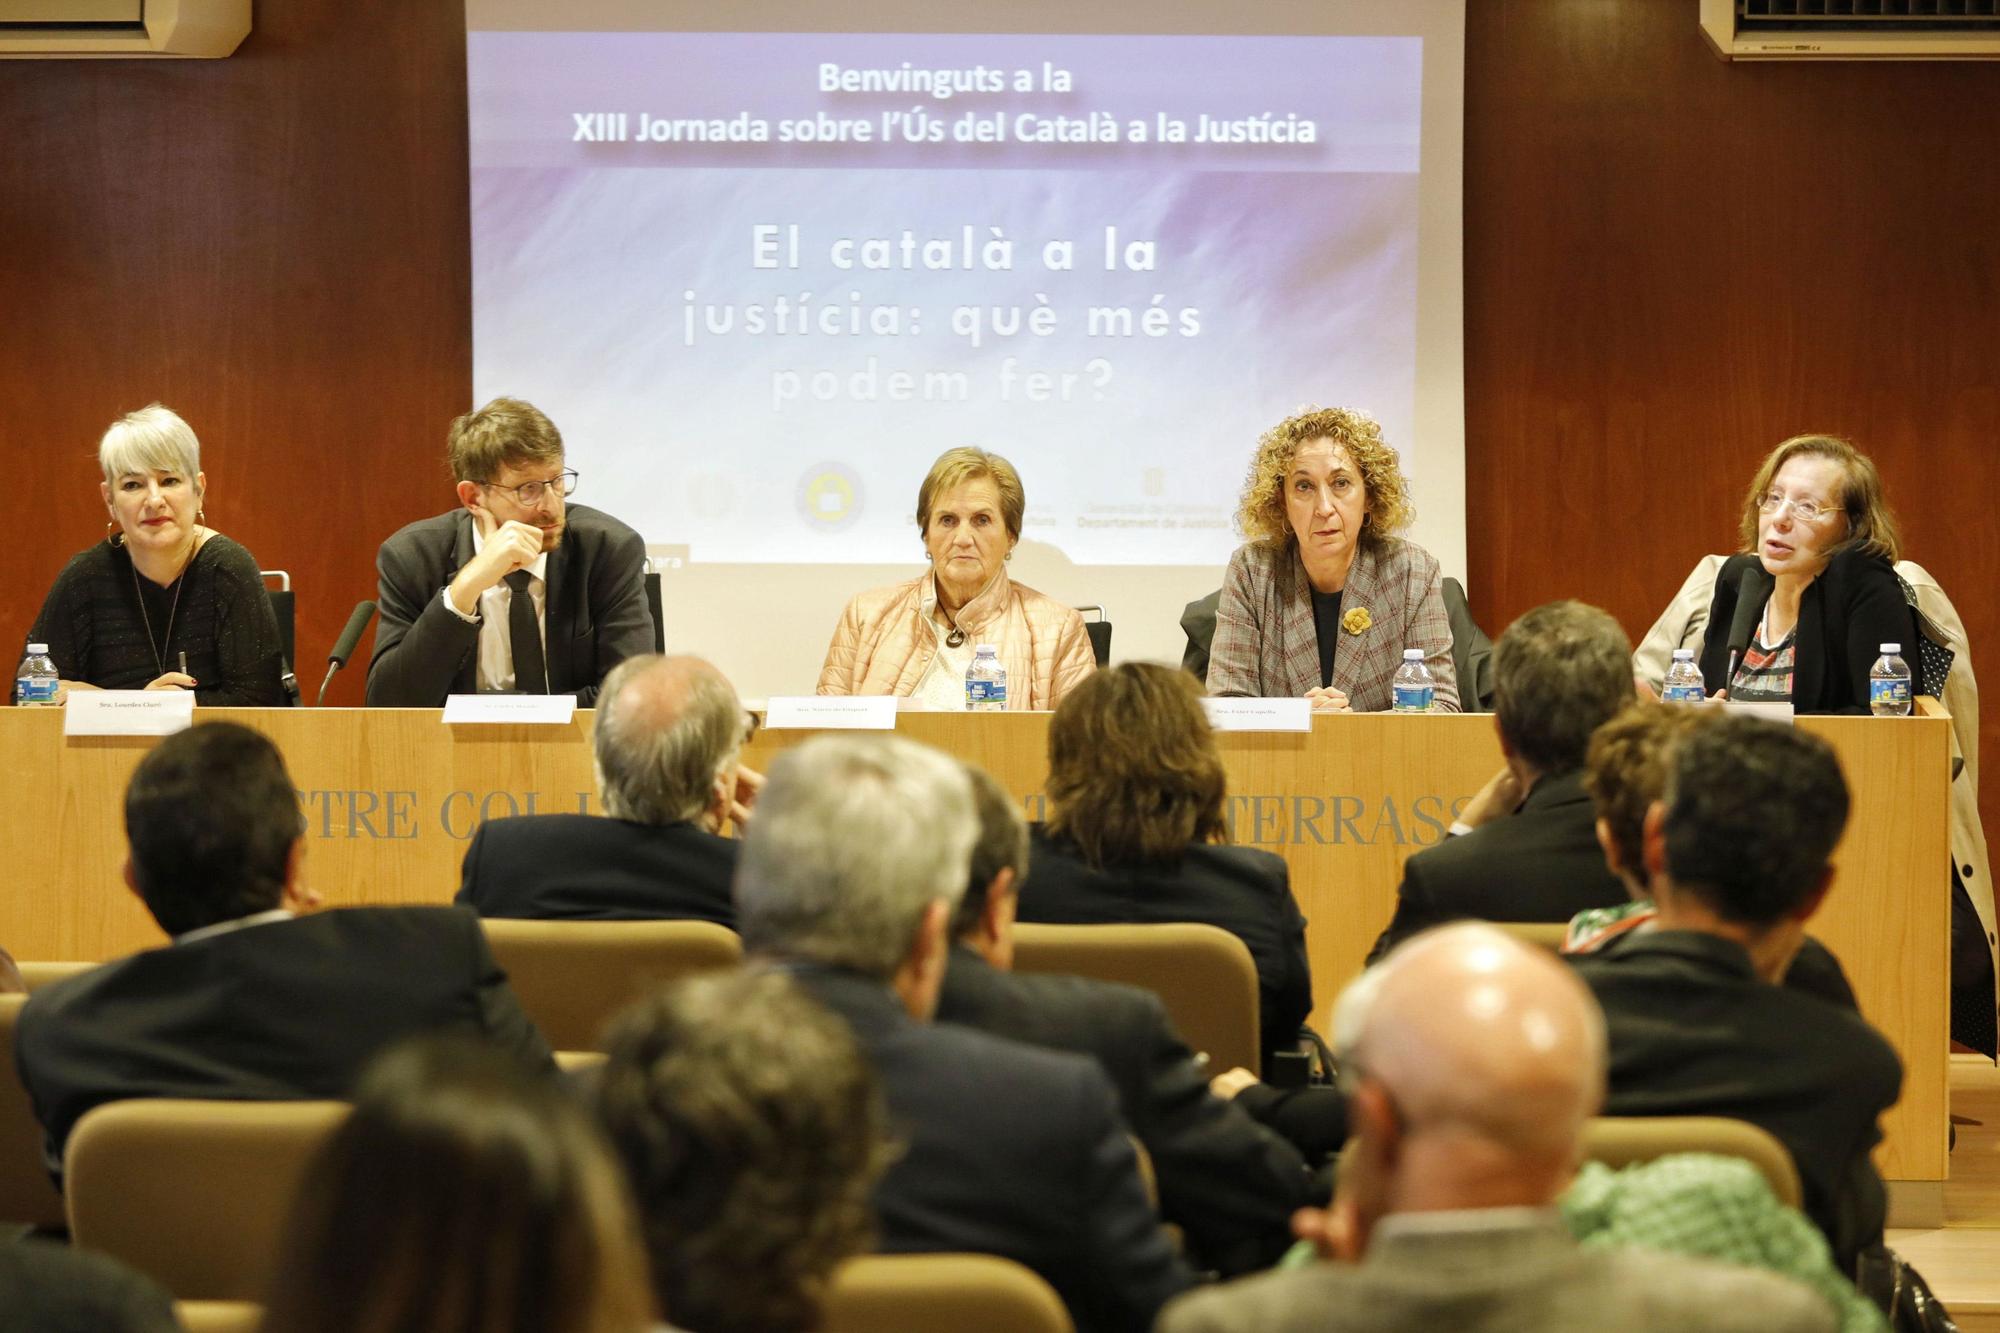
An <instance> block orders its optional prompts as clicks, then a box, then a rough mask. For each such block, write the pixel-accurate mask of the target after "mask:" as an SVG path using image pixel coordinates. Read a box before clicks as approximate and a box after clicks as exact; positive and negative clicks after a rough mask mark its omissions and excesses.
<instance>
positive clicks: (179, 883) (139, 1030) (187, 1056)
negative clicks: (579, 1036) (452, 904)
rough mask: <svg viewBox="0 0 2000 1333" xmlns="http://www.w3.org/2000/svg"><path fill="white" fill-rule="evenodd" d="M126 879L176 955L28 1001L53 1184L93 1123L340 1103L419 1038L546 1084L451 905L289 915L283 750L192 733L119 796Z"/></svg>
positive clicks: (290, 809) (306, 902) (102, 972)
mask: <svg viewBox="0 0 2000 1333" xmlns="http://www.w3.org/2000/svg"><path fill="white" fill-rule="evenodd" d="M125 832H126V837H127V838H128V840H129V841H130V844H131V855H130V858H129V859H128V860H127V861H126V864H125V877H126V881H127V883H129V884H130V885H131V887H132V889H133V891H134V892H135V893H137V894H138V895H139V897H140V899H141V900H143V901H144V902H145V904H146V909H147V910H148V911H149V912H151V913H152V915H153V919H154V920H155V921H157V922H159V924H160V928H161V929H162V930H164V931H166V932H167V934H169V935H171V936H173V942H172V943H171V944H169V945H167V946H166V947H165V948H160V949H150V950H147V951H146V952H144V953H140V954H135V955H133V956H132V957H130V958H127V959H124V960H122V961H120V962H115V963H107V964H106V965H105V966H103V967H100V968H96V969H93V970H92V971H89V972H86V973H84V974H82V975H80V976H76V977H72V978H69V979H67V980H64V981H62V982H58V983H56V984H54V985H51V986H47V987H44V988H43V989H41V990H39V991H37V992H35V994H33V995H32V996H30V997H29V999H28V1002H27V1004H26V1005H25V1006H23V1008H22V1010H21V1014H20V1018H19V1020H18V1026H17V1027H16V1030H15V1039H14V1040H15V1061H16V1063H17V1065H18V1066H19V1070H20V1076H21V1082H22V1084H23V1085H24V1086H25V1087H26V1088H27V1090H28V1095H29V1098H30V1100H31V1101H32V1102H33V1105H34V1108H35V1115H36V1117H37V1118H38V1119H39V1120H40V1121H41V1123H42V1128H43V1129H44V1131H46V1133H47V1136H48V1157H49V1167H50V1170H51V1172H52V1173H54V1174H58V1175H59V1174H60V1169H61V1164H62V1153H63V1147H64V1145H65V1144H66V1143H67V1142H68V1140H69V1135H70V1131H71V1130H72V1129H74V1128H75V1126H76V1122H77V1121H78V1120H80V1119H81V1118H82V1117H83V1115H84V1114H85V1112H87V1111H89V1110H90V1109H91V1108H93V1107H95V1106H99V1105H102V1104H103V1103H105V1102H111V1101H118V1100H121V1099H124V1098H129V1097H203V1098H219V1099H227V1100H233V1101H260V1100H264V1101H283V1100H288V1099H294V1098H318V1097H341V1096H344V1095H346V1093H347V1092H348V1089H349V1087H350V1085H351V1084H352V1083H353V1081H354V1079H355V1078H356V1076H358V1075H359V1073H360V1072H361V1069H362V1067H363V1066H364V1065H366V1064H367V1062H368V1060H369V1059H370V1058H371V1057H372V1056H374V1055H375V1054H376V1052H377V1051H379V1050H380V1049H381V1048H382V1047H384V1046H386V1045H388V1044H389V1043H391V1042H393V1041H395V1040H397V1039H398V1038H401V1037H404V1036H408V1035H410V1034H412V1033H417V1032H428V1031H433V1030H438V1029H458V1030H464V1031H470V1032H477V1033H481V1034H484V1035H485V1036H486V1037H488V1038H490V1039H491V1040H492V1041H493V1042H495V1043H496V1044H498V1045H500V1046H501V1047H503V1048H505V1049H507V1050H508V1051H511V1052H513V1053H514V1054H516V1055H518V1056H519V1058H520V1059H521V1060H522V1061H523V1062H524V1063H527V1064H529V1065H532V1066H534V1067H536V1068H540V1069H547V1070H550V1071H551V1072H553V1070H554V1068H555V1063H554V1059H553V1057H552V1056H551V1055H550V1054H549V1047H548V1043H547V1042H545V1041H544V1040H543V1039H542V1035H541V1033H539V1032H537V1031H536V1030H535V1027H534V1025H533V1024H532V1023H530V1022H529V1021H528V1018H527V1016H526V1015H525V1014H523V1013H522V1012H521V1006H520V1004H519V1002H518V1001H517V1000H516V999H515V997H514V992H513V991H512V990H511V989H510V988H509V987H508V985H507V979H506V976H505V974H504V973H502V972H501V971H500V968H499V967H498V966H497V965H496V964H495V963H494V961H493V956H492V954H490V953H489V952H488V951H487V948H486V940H485V937H484V936H483V935H482V934H481V933H480V930H479V922H478V921H477V920H476V919H475V918H474V917H473V916H472V915H471V913H469V912H462V911H459V910H458V909H456V908H446V907H357V908H349V909H346V910H343V911H336V912H320V913H317V914H314V915H310V916H296V915H294V913H295V912H296V911H298V910H301V909H304V908H307V907H310V906H312V905H313V902H314V901H315V900H314V898H313V895H311V894H310V892H309V891H308V890H307V889H306V888H305V886H304V883H303V881H302V879H301V878H300V866H301V864H302V861H303V858H304V852H305V837H304V822H303V820H302V819H301V818H300V816H299V803H298V793H297V789H296V788H295V787H294V785H293V783H292V779H291V776H290V774H288V773H287V772H286V771H285V764H284V761H283V760H282V759H281V758H280V757H279V755H278V751H277V748H276V747H275V746H273V745H272V744H271V742H270V741H269V740H267V739H266V738H265V737H264V736H262V735H260V734H259V733H257V732H254V731H251V730H250V729H249V728H247V727H241V726H238V725H236V724H235V723H232V722H212V723H206V724H203V725H201V726H198V727H192V728H189V729H188V730H186V731H183V732H181V733H179V734H178V735H174V736H170V737H168V738H167V739H166V740H164V741H162V742H161V743H160V745H159V746H158V748H156V749H155V750H153V752H152V753H151V754H149V755H147V756H146V757H145V758H144V759H143V760H141V761H140V763H139V767H138V768H137V770H136V771H134V773H133V775H132V782H131V785H130V786H129V787H128V788H127V789H126V792H125Z"/></svg>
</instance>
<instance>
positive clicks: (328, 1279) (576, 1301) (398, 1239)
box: [263, 1038, 653, 1333]
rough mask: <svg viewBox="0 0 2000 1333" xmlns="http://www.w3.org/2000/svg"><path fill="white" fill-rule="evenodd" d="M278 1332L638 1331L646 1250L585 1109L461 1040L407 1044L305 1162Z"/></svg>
mask: <svg viewBox="0 0 2000 1333" xmlns="http://www.w3.org/2000/svg"><path fill="white" fill-rule="evenodd" d="M279 1254H280V1259H279V1263H278V1270H277V1278H276V1281H275V1284H274V1290H273V1291H272V1293H271V1295H270V1298H269V1301H268V1304H267V1307H266V1310H265V1315H264V1325H263V1327H264V1328H265V1330H267V1333H362V1331H366V1330H381V1331H382V1333H388V1331H389V1330H397V1329H412V1330H414V1329H422V1330H424V1333H643V1331H644V1330H646V1329H648V1328H649V1327H651V1326H652V1322H653V1321H652V1314H653V1301H652V1297H651V1294H650V1293H649V1292H648V1291H647V1289H646V1257H645V1251H644V1248H643V1246H642V1245H641V1243H640V1240H639V1234H638V1227H637V1224H636V1222H635V1220H634V1218H633V1211H632V1205H631V1202H630V1200H629V1199H628V1198H627V1196H626V1192H625V1182H624V1179H623V1177H622V1175H621V1173H620V1172H619V1170H618V1164H617V1162H616V1160H615V1159H614V1158H613V1156H612V1154H611V1152H610V1150H609V1148H608V1146H607V1145H606V1143H605V1141H604V1138H603V1135H602V1133H601V1132H600V1131H599V1129H598V1127H597V1126H596V1124H594V1123H593V1122H592V1120H591V1118H590V1115H589V1113H588V1112H587V1111H585V1110H584V1109H583V1107H582V1106H580V1105H579V1104H577V1102H576V1101H575V1100H574V1099H573V1098H572V1097H571V1096H570V1095H569V1094H568V1093H567V1092H566V1091H565V1090H564V1089H563V1087H562V1086H561V1084H560V1083H558V1082H556V1081H555V1080H551V1079H542V1078H536V1077H534V1076H533V1075H531V1074H529V1073H528V1072H527V1071H525V1070H523V1069H522V1068H521V1066H520V1064H519V1062H517V1061H514V1060H510V1059H508V1058H507V1057H506V1055H505V1054H504V1053H502V1052H500V1051H497V1050H495V1049H493V1048H492V1047H490V1046H488V1045H485V1044H482V1043H477V1042H474V1041H471V1040H469V1039H466V1038H422V1039H418V1040H414V1041H409V1042H405V1043H403V1044H401V1045H399V1046H397V1047H395V1048H394V1049H393V1050H391V1051H390V1052H389V1053H388V1054H386V1055H384V1056H383V1057H382V1058H381V1059H380V1060H379V1061H377V1062H376V1063H375V1064H374V1065H373V1066H372V1067H371V1068H370V1069H369V1070H368V1071H367V1073H366V1075H365V1076H364V1077H363V1079H362V1080H361V1085H360V1087H359V1089H358V1090H357V1091H356V1093H355V1098H354V1112H353V1114H352V1115H350V1116H348V1118H347V1119H346V1121H345V1122H344V1123H343V1124H342V1125H341V1127H340V1128H339V1129H338V1130H336V1131H335V1132H334V1135H333V1137H332V1138H331V1139H330V1140H328V1142H327V1144H326V1146H325V1147H324V1148H323V1149H321V1151H320V1153H319V1155H318V1156H317V1157H315V1158H314V1159H313V1162H312V1164H311V1166H309V1167H308V1168H307V1170H306V1176H305V1179H304V1181H303V1182H302V1183H301V1185H300V1188H299V1195H298V1200H297V1202H296V1203H295V1204H294V1206H293V1209H292V1216H291V1219H290V1221H289V1222H288V1224H287V1226H286V1231H285V1237H284V1241H283V1243H282V1246H281V1248H280V1251H279Z"/></svg>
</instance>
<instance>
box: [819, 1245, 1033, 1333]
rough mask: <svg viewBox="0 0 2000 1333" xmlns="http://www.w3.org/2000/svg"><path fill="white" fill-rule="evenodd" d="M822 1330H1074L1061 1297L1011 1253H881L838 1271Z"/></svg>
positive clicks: (855, 1332) (1007, 1332) (957, 1332)
mask: <svg viewBox="0 0 2000 1333" xmlns="http://www.w3.org/2000/svg"><path fill="white" fill-rule="evenodd" d="M825 1314H826V1322H825V1323H824V1324H823V1325H822V1326H821V1333H944V1330H949V1333H1072V1329H1073V1325H1072V1324H1071V1323H1070V1317H1069V1311H1068V1310H1067V1309H1065V1308H1064V1306H1063V1303H1062V1298H1061V1297H1059V1296H1057V1295H1056V1293H1055V1289H1054V1288H1052V1287H1050V1286H1049V1284H1048V1283H1046V1282H1044V1281H1043V1280H1042V1279H1041V1278H1040V1277H1039V1276H1037V1275H1036V1274H1035V1273H1033V1272H1032V1271H1030V1270H1029V1269H1026V1268H1023V1267H1022V1266H1021V1265H1020V1264H1017V1263H1015V1262H1014V1261H1013V1260H1011V1259H997V1258H994V1257H993V1256H992V1255H986V1254H875V1255H868V1256H866V1257H865V1258H860V1259H850V1260H848V1261H847V1262H846V1263H844V1264H842V1265H841V1266H840V1269H839V1271H837V1272H836V1273H835V1274H834V1276H833V1289H832V1290H831V1291H830V1292H828V1294H827V1299H826V1310H825Z"/></svg>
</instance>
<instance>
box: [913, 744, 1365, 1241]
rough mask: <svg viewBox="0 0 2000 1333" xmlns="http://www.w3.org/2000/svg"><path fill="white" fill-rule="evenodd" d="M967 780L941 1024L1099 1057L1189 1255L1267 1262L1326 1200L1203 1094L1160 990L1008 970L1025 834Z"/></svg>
mask: <svg viewBox="0 0 2000 1333" xmlns="http://www.w3.org/2000/svg"><path fill="white" fill-rule="evenodd" d="M966 776H967V777H968V778H970V779H971V781H972V789H973V801H974V805H975V807H976V808H977V810H978V816H979V841H978V842H977V843H976V844H974V847H973V853H972V875H971V879H970V880H969V882H968V887H967V889H966V894H965V897H964V898H963V899H962V900H961V901H960V902H959V904H958V908H957V910H956V911H955V912H954V913H953V916H952V936H953V944H952V948H951V959H950V962H949V964H948V965H947V967H946V969H945V978H944V990H943V992H942V993H941V994H940V995H939V997H938V1009H937V1020H938V1022H940V1023H959V1024H963V1025H964V1026H966V1027H972V1028H978V1029H979V1030H981V1031H982V1032H990V1033H992V1034H993V1035H995V1036H999V1037H1011V1038H1013V1039H1014V1040H1016V1041H1025V1042H1029V1043H1031V1044H1033V1045H1036V1046H1047V1047H1051V1048H1053V1049H1055V1050H1061V1051H1075V1052H1076V1053H1077V1054H1079V1055H1088V1056H1090V1057H1091V1058H1093V1059H1095V1060H1096V1061H1097V1063H1098V1064H1099V1065H1100V1066H1101V1067H1102V1068H1103V1070H1104V1072H1105V1073H1106V1074H1108V1075H1110V1077H1111V1083H1112V1086H1113V1087H1114V1088H1115V1089H1116V1090H1117V1092H1118V1104H1119V1106H1120V1108H1121V1109H1122V1110H1123V1111H1124V1114H1125V1119H1126V1122H1127V1123H1128V1124H1130V1125H1131V1126H1132V1132H1133V1133H1134V1134H1136V1135H1138V1137H1139V1142H1140V1143H1141V1144H1142V1145H1143V1146H1144V1147H1145V1149H1146V1152H1147V1155H1148V1156H1150V1157H1151V1158H1152V1160H1153V1174H1154V1176H1155V1178H1156V1179H1157V1180H1158V1182H1159V1190H1160V1210H1161V1212H1162V1213H1164V1214H1165V1216H1166V1219H1167V1220H1168V1221H1169V1222H1172V1223H1174V1224H1175V1225H1177V1226H1179V1227H1180V1228H1181V1230H1182V1231H1183V1232H1184V1233H1185V1234H1186V1236H1187V1240H1188V1247H1189V1249H1190V1251H1191V1252H1192V1254H1193V1255H1194V1257H1195V1258H1196V1259H1198V1260H1199V1261H1200V1262H1201V1263H1203V1264H1204V1265H1205V1266H1207V1267H1210V1268H1214V1269H1217V1270H1219V1271H1221V1272H1223V1273H1227V1274H1234V1273H1242V1272H1247V1271H1249V1270H1250V1269H1253V1268H1263V1267H1266V1266H1267V1265H1269V1264H1271V1263H1272V1262H1273V1261H1275V1260H1276V1259H1277V1258H1278V1256H1279V1255H1280V1254H1282V1253H1284V1251H1285V1250H1286V1249H1288V1248H1290V1246H1291V1241H1292V1234H1291V1217H1292V1213H1293V1212H1294V1211H1296V1210H1297V1209H1299V1208H1302V1207H1304V1206H1305V1205H1306V1204H1308V1203H1314V1202H1319V1203H1324V1202H1325V1201H1326V1191H1325V1190H1324V1189H1322V1188H1319V1187H1317V1186H1316V1185H1315V1183H1314V1180H1313V1176H1312V1172H1311V1170H1310V1168H1308V1167H1307V1165H1306V1162H1305V1159H1304V1158H1303V1157H1301V1156H1300V1155H1299V1152H1298V1150H1297V1149H1296V1148H1294V1147H1293V1146H1292V1145H1291V1144H1289V1143H1287V1142H1286V1141H1285V1140H1284V1139H1282V1138H1280V1137H1279V1136H1278V1135H1277V1134H1275V1133H1273V1132H1271V1131H1270V1130H1268V1129H1266V1128H1264V1127H1263V1126H1262V1125H1259V1124H1258V1123H1257V1122H1256V1121H1255V1120H1253V1119H1251V1117H1250V1116H1249V1115H1248V1114H1246V1113H1245V1111H1244V1110H1243V1108H1242V1107H1240V1106H1235V1105H1232V1104H1231V1103H1230V1102H1228V1101H1225V1100H1224V1099H1222V1098H1220V1097H1217V1096H1216V1095H1215V1094H1214V1093H1213V1092H1211V1091H1210V1090H1209V1078H1208V1071H1207V1070H1206V1069H1204V1068H1203V1067H1202V1065H1201V1063H1200V1062H1198V1061H1197V1060H1196V1059H1195V1056H1194V1053H1193V1052H1192V1051H1190V1050H1189V1049H1188V1048H1187V1045H1186V1044H1185V1043H1184V1042H1182V1040H1181V1038H1180V1035H1179V1034H1178V1033H1176V1032H1175V1031H1174V1028H1173V1024H1172V1022H1171V1020H1169V1018H1168V1017H1167V1011H1166V1007H1165V1006H1164V1005H1162V1004H1161V1003H1160V998H1159V997H1158V996H1157V995H1154V994H1153V993H1152V992H1151V991H1146V990H1140V989H1139V988H1137V987H1134V986H1120V985H1114V984H1113V983H1111V982H1106V981H1094V980H1090V979H1088V978H1085V977H1064V976H1032V975H1023V974H1021V973H1017V972H1014V971H1012V970H1011V969H1012V966H1013V955H1014V896H1015V885H1016V884H1017V883H1018V881H1019V879H1020V876H1021V872H1022V871H1023V869H1024V868H1025V867H1026V865H1027V860H1028V826H1027V825H1026V824H1025V823H1024V822H1022V819H1021V814H1020V811H1018V810H1016V809H1015V808H1014V803H1013V801H1011V800H1010V799H1009V798H1008V796H1007V793H1006V792H1005V791H1003V790H1001V788H1000V784H999V783H997V782H995V781H994V780H993V779H992V778H991V777H990V776H988V775H987V774H986V773H984V772H982V771H980V770H978V769H974V768H967V770H966ZM1335 1100H1336V1101H1337V1100H1338V1099H1337V1098H1335ZM1341 1119H1342V1120H1343V1122H1344V1119H1345V1117H1344V1116H1342V1117H1341Z"/></svg>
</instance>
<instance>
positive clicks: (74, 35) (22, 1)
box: [0, 0, 250, 60]
mask: <svg viewBox="0 0 2000 1333" xmlns="http://www.w3.org/2000/svg"><path fill="white" fill-rule="evenodd" d="M249 34H250V0H0V60H24V59H35V58H40V59H77V58H90V57H104V56H113V57H130V56H141V57H157V56H178V57H189V56H205V57H211V58H213V57H216V56H226V55H228V54H229V53H230V52H232V51H234V50H235V49H236V48H237V46H238V45H240V44H241V43H242V41H243V39H244V38H245V37H247V36H248V35H249Z"/></svg>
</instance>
